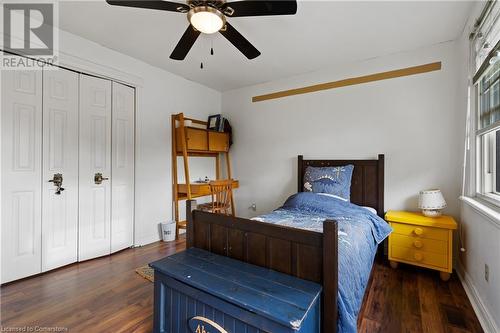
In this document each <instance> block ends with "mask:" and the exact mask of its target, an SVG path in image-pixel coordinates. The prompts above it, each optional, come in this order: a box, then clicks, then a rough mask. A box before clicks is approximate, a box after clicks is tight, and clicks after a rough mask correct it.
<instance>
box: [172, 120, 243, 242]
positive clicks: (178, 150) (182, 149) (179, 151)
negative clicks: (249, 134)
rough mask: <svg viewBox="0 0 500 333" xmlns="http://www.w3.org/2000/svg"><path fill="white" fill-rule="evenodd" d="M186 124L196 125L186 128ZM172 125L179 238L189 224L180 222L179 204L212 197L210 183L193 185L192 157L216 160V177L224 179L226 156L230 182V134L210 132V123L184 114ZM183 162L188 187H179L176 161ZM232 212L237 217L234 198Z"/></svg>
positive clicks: (173, 191) (174, 205)
mask: <svg viewBox="0 0 500 333" xmlns="http://www.w3.org/2000/svg"><path fill="white" fill-rule="evenodd" d="M186 121H190V122H191V123H192V124H193V125H195V126H198V127H195V126H186ZM171 124H172V193H173V196H172V197H173V198H172V200H173V209H174V219H175V223H176V228H175V230H176V238H177V237H178V235H179V229H185V228H186V221H185V220H183V221H180V219H179V201H182V200H191V199H194V198H199V197H204V196H208V195H210V186H209V185H208V184H207V183H191V181H190V176H189V157H191V156H195V157H211V158H214V159H215V177H216V179H220V177H221V156H224V159H225V161H226V168H227V177H228V178H229V179H231V178H232V177H231V162H230V158H229V133H222V132H217V131H211V130H207V129H206V127H207V122H206V121H202V120H198V119H192V118H186V117H184V114H182V113H179V114H174V115H172V118H171ZM179 156H182V158H183V169H184V179H185V181H186V183H184V184H179V183H178V170H177V157H179ZM238 186H239V182H238V181H237V180H235V181H234V182H233V188H238ZM231 209H232V213H233V215H234V209H235V208H234V202H233V199H232V198H231Z"/></svg>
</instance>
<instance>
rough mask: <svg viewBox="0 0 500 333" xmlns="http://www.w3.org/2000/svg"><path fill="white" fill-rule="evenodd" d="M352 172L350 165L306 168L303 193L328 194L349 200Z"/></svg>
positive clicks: (352, 167) (352, 168)
mask: <svg viewBox="0 0 500 333" xmlns="http://www.w3.org/2000/svg"><path fill="white" fill-rule="evenodd" d="M353 170H354V165H352V164H349V165H344V166H338V167H310V166H308V167H307V168H306V173H305V174H304V191H306V192H314V193H328V194H333V195H336V196H339V197H341V198H344V199H346V200H349V199H350V196H351V178H352V171H353Z"/></svg>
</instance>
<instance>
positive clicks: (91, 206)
mask: <svg viewBox="0 0 500 333" xmlns="http://www.w3.org/2000/svg"><path fill="white" fill-rule="evenodd" d="M79 147H80V149H79V150H80V172H79V173H80V174H79V179H80V183H79V216H80V220H79V230H78V237H79V243H78V260H80V261H81V260H86V259H91V258H95V257H99V256H103V255H106V254H109V253H110V252H111V180H110V177H111V81H109V80H105V79H100V78H96V77H93V76H88V75H80V145H79Z"/></svg>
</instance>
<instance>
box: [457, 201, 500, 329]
mask: <svg viewBox="0 0 500 333" xmlns="http://www.w3.org/2000/svg"><path fill="white" fill-rule="evenodd" d="M473 207H474V206H471V205H469V204H467V203H466V202H464V203H463V204H462V209H461V219H462V225H461V227H462V234H463V241H464V247H465V248H466V252H465V253H463V254H461V255H460V264H459V272H460V275H461V277H462V280H463V282H464V287H465V290H466V291H467V293H468V295H469V299H470V300H471V302H472V304H473V306H474V309H475V311H476V314H477V316H478V318H479V320H480V322H481V325H482V326H483V329H484V330H485V332H486V333H488V332H491V333H494V332H500V261H499V260H498V258H499V257H500V222H499V221H498V217H497V218H492V217H490V216H488V215H487V214H484V213H482V212H481V210H478V209H475V208H473ZM485 264H488V266H489V281H486V280H485V277H484V269H485V268H484V265H485Z"/></svg>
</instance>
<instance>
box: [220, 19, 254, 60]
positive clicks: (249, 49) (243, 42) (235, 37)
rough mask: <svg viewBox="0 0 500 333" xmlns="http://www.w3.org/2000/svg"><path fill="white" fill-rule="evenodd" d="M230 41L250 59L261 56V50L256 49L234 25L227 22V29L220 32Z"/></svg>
mask: <svg viewBox="0 0 500 333" xmlns="http://www.w3.org/2000/svg"><path fill="white" fill-rule="evenodd" d="M219 32H220V33H221V34H222V35H223V36H224V37H226V39H227V40H228V41H230V42H231V44H233V45H234V46H236V48H237V49H238V50H240V51H241V53H243V54H244V55H245V56H246V57H247V58H248V59H254V58H257V57H258V56H260V52H259V50H257V49H256V48H255V46H253V45H252V44H251V43H250V42H249V41H248V40H247V39H246V38H245V37H243V36H242V35H241V34H240V33H239V32H238V31H237V30H236V29H235V28H234V27H233V26H232V25H230V24H229V23H227V22H226V29H222V30H220V31H219Z"/></svg>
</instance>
